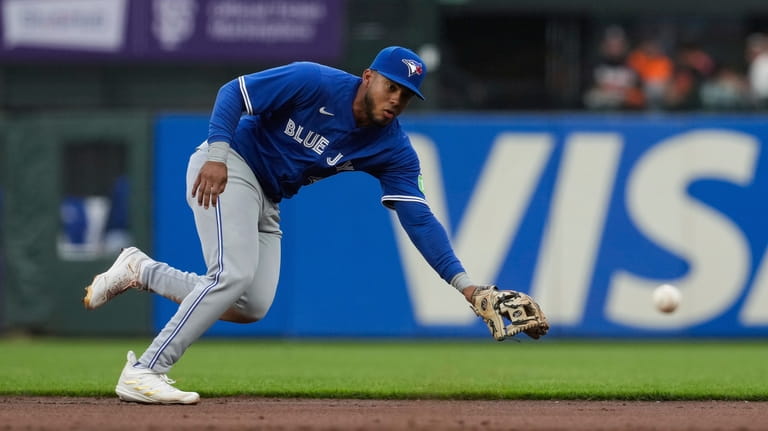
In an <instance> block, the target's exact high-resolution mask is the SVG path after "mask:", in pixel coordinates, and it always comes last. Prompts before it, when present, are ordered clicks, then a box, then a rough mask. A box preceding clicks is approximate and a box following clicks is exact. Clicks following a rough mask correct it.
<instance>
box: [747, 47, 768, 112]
mask: <svg viewBox="0 0 768 431" xmlns="http://www.w3.org/2000/svg"><path fill="white" fill-rule="evenodd" d="M746 57H747V64H748V71H747V74H748V77H749V89H750V93H751V98H752V101H753V103H754V105H755V107H757V108H761V109H765V108H766V107H768V37H767V36H766V35H765V34H763V33H754V34H752V35H750V36H749V37H748V38H747V52H746Z"/></svg>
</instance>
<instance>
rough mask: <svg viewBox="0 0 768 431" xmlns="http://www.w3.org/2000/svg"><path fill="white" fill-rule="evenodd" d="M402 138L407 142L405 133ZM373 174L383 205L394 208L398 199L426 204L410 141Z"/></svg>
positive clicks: (419, 170) (417, 161) (414, 152)
mask: <svg viewBox="0 0 768 431" xmlns="http://www.w3.org/2000/svg"><path fill="white" fill-rule="evenodd" d="M402 139H405V140H406V141H405V142H408V141H407V139H408V138H407V137H405V135H403V136H402ZM374 175H375V176H376V177H377V178H378V179H379V183H380V184H381V192H382V196H381V203H382V204H383V205H384V206H385V207H387V208H389V209H394V208H395V205H394V204H395V202H398V201H400V202H418V203H421V204H424V205H426V206H428V204H427V200H426V198H425V197H424V187H423V183H422V180H421V167H420V164H419V158H418V156H417V155H416V151H414V150H413V147H411V145H410V143H408V145H405V146H403V147H401V148H400V150H399V151H397V152H396V153H395V154H393V155H392V158H391V159H390V162H389V164H388V166H387V168H385V169H383V170H380V171H378V172H376V173H375V174H374Z"/></svg>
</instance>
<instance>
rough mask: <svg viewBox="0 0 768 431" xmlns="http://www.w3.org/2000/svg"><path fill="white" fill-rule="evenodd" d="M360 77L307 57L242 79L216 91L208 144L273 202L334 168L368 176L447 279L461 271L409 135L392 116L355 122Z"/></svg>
mask: <svg viewBox="0 0 768 431" xmlns="http://www.w3.org/2000/svg"><path fill="white" fill-rule="evenodd" d="M361 81H362V80H361V78H360V77H357V76H354V75H351V74H349V73H347V72H344V71H341V70H338V69H334V68H331V67H328V66H323V65H320V64H317V63H310V62H297V63H292V64H289V65H286V66H282V67H277V68H273V69H268V70H265V71H262V72H258V73H254V74H250V75H245V76H241V77H239V78H237V79H235V80H233V81H231V82H229V83H227V84H225V85H224V86H222V88H221V89H220V91H219V95H218V97H217V99H216V104H215V106H214V109H213V113H212V115H211V121H210V126H209V134H208V142H219V141H224V142H227V143H229V145H230V147H231V148H233V149H234V150H235V151H236V152H237V153H238V154H240V155H241V156H242V157H243V159H244V160H245V161H246V162H247V163H248V165H249V166H250V167H251V169H252V170H253V172H254V174H255V175H256V178H257V179H258V180H259V184H260V185H261V187H262V189H263V190H264V194H265V195H266V196H267V197H268V198H269V199H271V200H272V201H274V202H280V201H281V200H282V199H284V198H290V197H291V196H293V195H295V194H296V193H297V192H298V190H299V189H300V188H301V187H302V186H305V185H308V184H311V183H313V182H316V181H318V180H320V179H323V178H326V177H329V176H331V175H335V174H337V173H340V172H347V171H363V172H367V173H369V174H371V175H373V176H374V177H376V178H378V179H379V182H380V184H381V188H382V197H381V201H382V203H383V204H384V205H386V206H387V207H389V208H394V209H396V210H397V212H398V216H399V218H400V221H401V223H402V224H403V227H404V228H405V230H406V231H407V232H408V234H409V236H410V237H411V239H412V241H413V242H414V244H415V245H416V247H417V248H418V249H419V250H420V251H421V253H422V254H423V255H424V257H425V258H426V260H427V261H428V262H429V263H430V265H432V267H433V268H435V270H436V271H437V272H438V273H439V274H440V275H441V277H443V279H445V280H447V281H449V282H450V280H451V278H452V277H453V276H455V275H456V274H458V273H460V272H464V269H463V268H462V266H461V264H460V263H459V261H458V259H457V258H456V256H455V255H454V253H453V250H452V248H451V246H450V243H449V241H448V238H447V235H446V234H445V230H444V229H443V228H442V226H441V225H440V224H439V222H438V221H437V220H436V219H435V217H434V215H432V212H431V211H430V210H429V207H428V205H427V203H426V200H425V198H424V194H423V192H422V190H421V188H420V186H419V184H420V178H419V176H420V167H419V160H418V157H417V155H416V152H415V151H414V150H413V147H412V146H411V143H410V140H409V139H408V136H407V135H406V134H405V132H404V131H403V130H402V128H401V127H400V123H399V122H398V121H397V119H394V120H393V121H392V122H391V123H390V124H389V125H387V126H385V127H364V128H359V127H357V125H356V122H355V118H354V115H353V112H352V104H353V100H354V98H355V95H356V93H357V89H358V87H359V85H360V83H361Z"/></svg>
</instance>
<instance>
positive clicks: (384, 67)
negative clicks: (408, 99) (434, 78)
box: [370, 46, 427, 100]
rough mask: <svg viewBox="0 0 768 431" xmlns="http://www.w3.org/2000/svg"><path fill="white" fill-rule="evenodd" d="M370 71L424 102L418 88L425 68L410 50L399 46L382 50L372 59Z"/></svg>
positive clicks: (421, 61)
mask: <svg viewBox="0 0 768 431" xmlns="http://www.w3.org/2000/svg"><path fill="white" fill-rule="evenodd" d="M370 69H371V70H375V71H376V72H379V73H380V74H382V75H384V76H385V77H387V79H389V80H391V81H394V82H396V83H398V84H400V85H402V86H404V87H406V88H407V89H409V90H411V91H413V92H414V93H415V94H416V95H417V96H418V97H419V99H422V100H424V95H422V94H421V91H419V87H420V86H421V81H422V80H423V79H424V76H425V75H426V73H427V68H426V66H425V65H424V61H423V60H422V59H421V58H419V56H418V55H416V53H415V52H413V51H411V50H410V49H407V48H403V47H401V46H390V47H387V48H384V49H382V50H381V51H380V52H379V54H378V55H377V56H376V58H374V59H373V63H371V67H370Z"/></svg>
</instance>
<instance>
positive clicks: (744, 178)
mask: <svg viewBox="0 0 768 431" xmlns="http://www.w3.org/2000/svg"><path fill="white" fill-rule="evenodd" d="M401 123H402V124H403V125H404V127H405V128H406V130H407V132H408V134H409V136H410V137H411V140H412V143H413V146H414V148H415V149H416V151H417V152H418V153H419V156H420V159H421V162H422V172H423V174H424V183H425V189H426V194H427V199H428V200H429V202H430V206H431V208H432V211H433V212H434V213H435V215H436V216H437V217H438V218H439V219H440V220H441V221H442V222H443V224H444V226H445V227H446V230H447V231H448V234H449V236H450V238H451V241H452V242H453V244H454V247H455V251H456V254H457V255H458V256H459V258H460V259H461V260H462V262H463V264H464V266H465V268H466V269H467V270H468V272H469V273H470V275H471V277H472V278H473V279H474V280H476V281H478V282H488V283H496V284H498V285H499V286H500V287H501V288H506V289H514V290H520V291H523V292H526V293H529V294H531V295H532V296H534V297H535V298H536V299H537V300H538V301H539V303H540V304H541V306H542V308H543V310H544V311H545V313H547V316H548V318H549V320H550V323H551V326H552V331H551V335H552V336H579V337H582V336H608V337H613V336H617V337H632V336H674V337H679V336H691V337H717V336H734V335H736V336H764V335H766V334H768V262H764V260H765V249H766V244H768V224H767V223H766V220H767V218H766V215H767V213H768V204H766V196H768V165H766V163H767V161H766V156H765V152H764V151H763V147H764V145H765V144H764V140H765V139H766V137H768V125H766V122H765V120H764V119H762V118H760V117H710V116H698V117H697V116H686V117H681V116H675V117H643V116H637V117H602V116H573V115H546V116H544V115H541V116H511V115H503V116H502V115H498V116H488V115H445V114H443V115H430V116H406V117H404V118H402V119H401ZM206 130H207V118H206V117H204V116H199V117H196V116H186V117H181V116H168V117H163V118H161V119H160V120H159V121H158V126H157V134H156V137H157V142H156V148H157V152H156V166H157V169H156V171H157V176H156V178H155V181H156V183H157V185H158V187H157V191H158V193H157V195H156V208H155V211H156V213H155V219H156V223H157V224H156V229H155V232H156V242H155V252H156V256H155V257H156V258H157V259H158V260H163V261H166V262H168V263H170V264H172V265H174V266H177V267H179V268H180V269H186V270H191V271H195V272H198V273H201V272H204V270H205V268H204V266H202V258H201V257H200V256H201V253H200V251H199V245H198V242H197V237H196V234H195V232H194V227H193V224H192V220H191V219H192V217H191V212H190V211H189V209H188V208H186V204H185V202H184V197H183V193H184V192H183V190H184V185H183V178H184V169H185V167H186V159H187V155H188V154H189V152H190V151H191V150H192V149H193V148H194V147H195V146H196V145H197V144H198V143H199V142H200V141H202V139H204V137H205V133H206ZM379 197H380V189H379V186H378V183H377V182H376V180H375V179H373V178H372V177H370V176H368V175H366V174H363V173H344V174H343V175H338V176H336V177H333V178H330V179H327V180H324V181H321V182H319V183H317V184H313V185H311V186H308V187H306V188H305V189H302V190H301V191H300V192H299V194H298V195H297V196H296V197H294V198H293V199H290V200H286V201H284V202H283V203H282V204H281V210H282V218H283V220H282V227H283V231H284V239H283V251H284V253H283V262H282V276H281V282H280V286H279V288H278V293H277V297H276V299H275V303H274V305H273V308H272V310H271V311H270V313H269V315H268V316H267V317H266V318H265V319H264V320H263V321H262V322H258V323H255V324H251V325H242V326H240V325H235V324H229V323H217V324H216V325H214V327H213V328H212V329H211V330H210V331H209V334H210V335H237V334H243V335H248V334H254V335H257V334H259V335H289V336H438V337H444V336H462V337H466V336H471V337H474V336H478V337H480V336H489V335H488V330H487V328H486V327H485V325H484V324H483V323H482V322H481V321H480V320H479V319H478V318H477V317H476V316H475V315H474V314H473V313H472V312H471V311H470V310H469V308H468V306H467V304H466V302H465V301H464V299H463V298H462V297H461V296H460V295H459V294H458V293H457V292H456V291H455V290H454V289H453V288H452V287H450V286H449V285H447V284H446V283H445V282H444V281H442V280H440V279H439V278H438V277H437V275H436V274H435V273H434V271H433V270H432V269H431V268H430V267H429V266H428V265H427V264H426V263H425V262H424V261H423V259H422V258H421V256H420V255H419V253H418V251H416V250H415V248H414V247H413V246H412V245H411V244H410V241H409V240H408V238H407V236H406V235H405V233H404V232H403V231H402V229H401V228H400V227H399V223H398V222H397V219H396V216H395V215H394V213H392V212H390V211H389V210H386V209H384V208H383V207H382V206H381V205H380V204H379ZM663 283H670V284H674V285H676V286H678V287H679V288H680V290H681V291H682V293H683V301H682V304H681V306H680V307H679V308H678V310H677V311H676V312H675V313H672V314H662V313H660V312H658V311H656V310H655V309H654V307H653V302H652V300H651V293H652V290H653V289H654V288H655V287H656V286H658V285H660V284H663ZM157 305H158V307H157V312H156V322H155V324H156V326H157V327H158V329H159V328H161V327H162V326H163V325H164V323H165V321H166V320H167V319H168V318H169V317H170V316H171V315H172V313H173V312H174V311H175V308H176V307H175V304H171V303H170V302H168V301H165V300H159V301H158V303H157Z"/></svg>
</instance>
